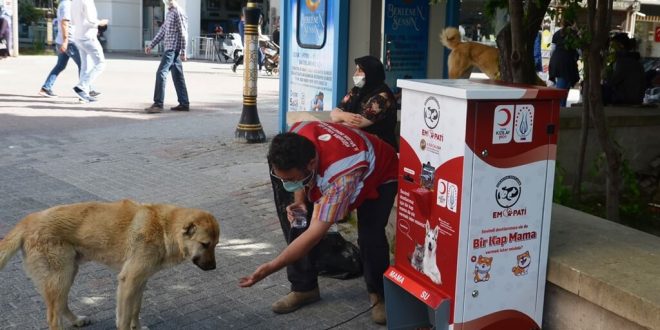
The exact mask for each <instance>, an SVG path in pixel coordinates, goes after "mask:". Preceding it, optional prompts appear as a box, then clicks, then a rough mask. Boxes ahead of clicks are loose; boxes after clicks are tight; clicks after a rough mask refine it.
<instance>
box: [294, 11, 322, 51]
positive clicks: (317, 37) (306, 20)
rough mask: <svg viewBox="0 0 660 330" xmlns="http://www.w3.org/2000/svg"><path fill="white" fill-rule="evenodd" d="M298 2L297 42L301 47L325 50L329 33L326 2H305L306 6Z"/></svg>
mask: <svg viewBox="0 0 660 330" xmlns="http://www.w3.org/2000/svg"><path fill="white" fill-rule="evenodd" d="M301 2H302V1H298V15H297V16H298V22H297V24H296V25H297V26H298V27H299V28H298V33H297V34H296V41H297V42H298V45H299V46H300V47H304V48H323V45H325V38H326V33H327V29H326V26H327V17H326V13H327V4H328V2H327V1H326V0H305V5H304V6H302V5H300V3H301Z"/></svg>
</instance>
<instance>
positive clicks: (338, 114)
mask: <svg viewBox="0 0 660 330" xmlns="http://www.w3.org/2000/svg"><path fill="white" fill-rule="evenodd" d="M355 64H356V68H355V73H354V74H353V82H354V84H355V87H353V88H352V89H351V90H350V91H349V92H348V94H347V95H346V96H344V99H342V101H341V103H340V104H339V105H338V106H337V108H335V109H334V110H332V112H331V113H330V118H331V119H332V121H333V122H335V123H343V124H345V125H348V126H354V127H359V128H361V129H362V130H364V131H366V132H368V133H371V134H375V135H376V136H378V137H379V138H381V139H382V140H384V141H385V142H387V143H389V144H390V145H392V146H393V147H394V149H396V150H398V147H397V146H398V137H397V136H396V133H395V127H396V111H397V110H396V99H395V98H394V94H392V91H391V90H390V88H389V87H388V86H387V84H386V83H385V68H384V66H383V63H381V62H380V60H379V59H377V58H375V57H373V56H364V57H359V58H356V59H355Z"/></svg>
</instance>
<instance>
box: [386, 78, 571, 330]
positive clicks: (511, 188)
mask: <svg viewBox="0 0 660 330" xmlns="http://www.w3.org/2000/svg"><path fill="white" fill-rule="evenodd" d="M397 86H398V87H400V88H402V90H403V96H402V105H401V140H400V160H399V192H398V200H397V223H396V250H395V263H394V265H393V266H392V267H390V268H389V269H388V270H387V271H386V272H385V274H384V277H385V301H386V310H387V324H388V328H390V329H409V328H414V327H425V326H433V327H434V329H447V328H449V327H450V326H451V327H453V329H462V330H467V329H488V328H490V329H525V330H529V329H535V328H540V325H541V318H542V315H543V296H544V289H545V279H546V265H547V257H548V233H549V228H550V211H551V208H552V189H553V180H554V169H555V155H556V147H557V133H558V132H557V130H558V119H559V102H560V100H561V99H563V98H565V97H566V91H565V90H559V89H554V88H547V87H538V86H528V85H513V84H504V83H496V82H493V81H490V80H463V79H458V80H399V81H398V83H397Z"/></svg>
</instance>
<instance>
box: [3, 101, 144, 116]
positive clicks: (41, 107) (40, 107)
mask: <svg viewBox="0 0 660 330" xmlns="http://www.w3.org/2000/svg"><path fill="white" fill-rule="evenodd" d="M60 104H62V106H48V105H31V106H24V107H20V108H21V109H33V110H59V111H84V112H92V111H95V112H110V113H123V114H145V112H144V111H143V110H142V108H89V107H85V106H87V105H89V103H77V102H75V103H71V104H69V106H66V104H63V103H60ZM72 105H77V106H80V108H72V107H71V106H72ZM0 108H14V109H16V107H11V106H4V105H0Z"/></svg>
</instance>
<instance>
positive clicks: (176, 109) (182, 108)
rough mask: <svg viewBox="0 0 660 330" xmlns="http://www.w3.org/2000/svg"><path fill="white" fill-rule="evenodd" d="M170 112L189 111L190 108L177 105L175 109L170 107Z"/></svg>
mask: <svg viewBox="0 0 660 330" xmlns="http://www.w3.org/2000/svg"><path fill="white" fill-rule="evenodd" d="M170 110H172V111H190V106H188V105H183V104H179V105H177V106H176V107H171V108H170Z"/></svg>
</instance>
